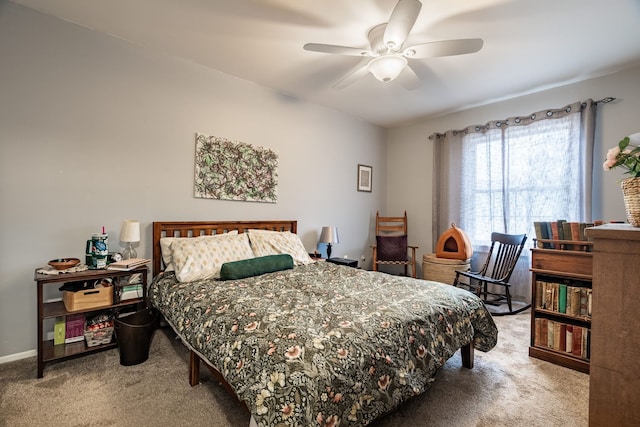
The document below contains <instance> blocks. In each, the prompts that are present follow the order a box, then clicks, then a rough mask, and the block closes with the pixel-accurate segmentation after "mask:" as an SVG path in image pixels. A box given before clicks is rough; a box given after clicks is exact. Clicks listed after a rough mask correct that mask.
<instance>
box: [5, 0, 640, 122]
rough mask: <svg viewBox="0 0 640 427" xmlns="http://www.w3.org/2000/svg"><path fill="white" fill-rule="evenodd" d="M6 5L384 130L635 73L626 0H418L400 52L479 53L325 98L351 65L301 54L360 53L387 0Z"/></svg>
mask: <svg viewBox="0 0 640 427" xmlns="http://www.w3.org/2000/svg"><path fill="white" fill-rule="evenodd" d="M12 1H13V2H15V3H18V4H21V5H24V6H27V7H31V8H34V9H37V10H39V11H42V12H45V13H48V14H51V15H53V16H56V17H59V18H61V19H64V20H66V21H70V22H73V23H77V24H79V25H82V26H84V27H87V28H90V29H93V30H95V31H99V32H101V33H106V34H110V35H113V36H115V37H117V38H121V39H124V40H128V41H129V42H131V43H134V44H136V45H139V46H142V47H145V48H148V49H152V50H155V51H159V52H163V53H167V54H170V55H174V56H176V57H180V58H183V59H186V60H189V61H193V62H196V63H198V64H201V65H204V66H206V67H209V68H212V69H215V70H219V71H221V72H224V73H226V74H230V75H233V76H237V77H239V78H242V79H245V80H249V81H252V82H255V83H258V84H260V85H263V86H267V87H271V88H274V89H276V90H278V91H280V92H283V93H285V94H287V95H289V96H291V97H295V98H299V99H302V100H306V101H310V102H314V103H317V104H321V105H325V106H328V107H331V108H334V109H337V110H340V111H343V112H346V113H349V114H352V115H354V116H357V117H361V118H362V119H364V120H366V121H368V122H371V123H374V124H378V125H381V126H385V127H392V126H395V125H399V124H402V123H407V122H410V121H414V120H416V119H419V118H423V117H431V116H437V115H440V114H443V113H447V112H452V111H458V110H461V109H465V108H469V107H472V106H477V105H483V104H487V103H490V102H495V101H498V100H502V99H508V98H512V97H515V96H519V95H523V94H527V93H531V92H536V91H539V90H544V89H549V88H552V87H554V86H559V85H564V84H567V83H571V82H576V81H580V80H584V79H588V78H592V77H596V76H600V75H604V74H608V73H612V72H615V71H618V70H621V69H624V68H627V67H629V66H634V65H638V64H640V1H638V0H607V1H601V0H562V1H558V0H422V9H421V12H420V15H419V16H418V19H417V22H416V24H415V25H414V27H413V30H412V31H411V33H410V35H409V37H408V39H407V41H406V43H405V46H407V45H412V44H417V43H426V42H430V41H437V40H445V39H457V38H482V39H483V40H484V46H483V48H482V49H481V50H480V51H479V52H477V53H473V54H467V55H459V56H452V57H439V58H431V59H410V60H409V64H410V65H411V67H412V68H413V70H414V71H415V72H416V74H417V75H418V77H419V78H420V80H421V85H420V87H419V88H418V89H414V90H406V89H404V88H403V87H402V86H401V85H399V84H398V82H397V81H393V82H390V83H382V82H379V81H378V80H375V78H374V77H373V76H372V75H371V74H367V75H366V76H364V77H363V78H362V79H360V80H358V81H357V82H356V83H354V84H352V85H350V86H348V87H346V88H344V89H340V90H337V89H334V88H332V86H333V84H334V83H336V82H337V81H338V80H340V78H342V77H343V76H344V75H346V74H347V73H349V72H350V71H351V70H353V69H355V68H356V67H358V66H360V65H361V61H363V59H361V58H358V57H353V56H339V55H328V54H323V53H317V52H309V51H306V50H303V48H302V46H303V45H304V44H305V43H308V42H315V43H326V44H337V45H343V46H353V47H362V48H369V42H368V38H367V34H368V32H369V30H370V29H371V28H372V27H374V26H375V25H377V24H380V23H384V22H387V21H388V19H389V16H390V15H391V11H392V10H393V8H394V7H395V5H396V3H397V0H314V1H312V0H179V1H178V0H109V1H89V0H12ZM614 95H615V94H614Z"/></svg>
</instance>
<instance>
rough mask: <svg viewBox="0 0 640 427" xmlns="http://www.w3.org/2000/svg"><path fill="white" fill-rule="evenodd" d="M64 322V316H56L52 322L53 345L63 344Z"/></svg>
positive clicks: (64, 334) (65, 329)
mask: <svg viewBox="0 0 640 427" xmlns="http://www.w3.org/2000/svg"><path fill="white" fill-rule="evenodd" d="M66 332H67V328H66V322H65V319H64V316H60V317H56V320H55V323H54V324H53V345H60V344H64V340H65V338H66Z"/></svg>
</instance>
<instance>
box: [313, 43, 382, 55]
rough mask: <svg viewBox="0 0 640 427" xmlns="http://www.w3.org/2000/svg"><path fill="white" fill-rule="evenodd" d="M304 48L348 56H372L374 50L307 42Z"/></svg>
mask: <svg viewBox="0 0 640 427" xmlns="http://www.w3.org/2000/svg"><path fill="white" fill-rule="evenodd" d="M303 48H304V50H309V51H312V52H321V53H332V54H334V55H348V56H371V55H372V52H371V51H370V50H367V49H360V48H357V47H348V46H337V45H333V44H322V43H307V44H305V45H304V46H303Z"/></svg>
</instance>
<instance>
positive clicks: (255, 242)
mask: <svg viewBox="0 0 640 427" xmlns="http://www.w3.org/2000/svg"><path fill="white" fill-rule="evenodd" d="M248 233H249V240H250V241H251V249H253V253H254V254H255V256H257V257H259V256H267V255H278V254H289V255H291V257H292V258H293V262H294V263H295V264H296V265H305V264H310V263H312V262H313V260H312V259H311V257H310V256H309V253H308V252H307V250H306V249H305V247H304V245H303V244H302V241H301V240H300V237H298V235H297V234H294V233H292V232H290V231H271V230H248Z"/></svg>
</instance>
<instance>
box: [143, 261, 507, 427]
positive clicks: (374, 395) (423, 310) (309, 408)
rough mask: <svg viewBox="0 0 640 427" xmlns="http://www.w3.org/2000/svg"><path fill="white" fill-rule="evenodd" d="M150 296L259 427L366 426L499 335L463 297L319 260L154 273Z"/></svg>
mask: <svg viewBox="0 0 640 427" xmlns="http://www.w3.org/2000/svg"><path fill="white" fill-rule="evenodd" d="M149 297H150V299H151V302H152V304H153V305H154V306H155V307H156V308H158V309H159V310H160V311H161V312H162V313H163V314H164V316H165V318H166V319H167V321H168V322H169V323H170V324H171V325H172V326H173V328H174V329H175V330H176V332H177V333H178V334H179V335H180V336H181V337H182V338H183V340H185V341H186V342H188V343H189V345H190V346H191V347H192V348H193V349H194V350H196V351H197V352H198V353H200V354H201V355H204V356H205V357H206V358H207V359H208V362H209V363H210V364H211V365H212V366H213V367H214V368H216V369H217V370H218V371H219V372H220V373H221V374H222V375H223V376H224V377H225V378H226V380H227V382H228V383H229V384H230V385H231V386H232V387H233V388H234V390H235V391H236V393H237V395H238V397H239V398H240V399H241V400H243V401H244V402H245V403H246V404H247V406H248V407H249V409H250V411H251V413H252V415H253V417H254V419H255V421H256V422H257V423H258V425H259V426H275V425H291V426H314V425H319V426H337V425H340V426H347V425H353V426H362V425H366V424H369V423H370V422H372V421H373V420H375V419H376V418H378V417H380V416H381V415H383V414H385V413H387V412H389V411H390V410H392V409H393V408H395V407H396V406H397V405H398V404H400V403H401V402H403V401H405V400H407V399H409V398H411V397H412V396H415V395H417V394H420V393H422V392H424V391H425V390H426V389H427V387H428V386H429V384H430V383H431V382H432V381H433V376H434V375H435V373H436V372H437V371H438V369H439V368H440V367H442V365H443V364H444V363H445V361H446V360H447V359H448V358H450V357H451V356H452V355H453V354H454V353H455V352H456V350H458V349H459V348H460V347H462V346H464V345H466V344H468V343H470V342H471V341H473V343H474V346H475V348H476V349H478V350H481V351H488V350H490V349H491V348H493V347H494V346H495V344H496V342H497V333H498V331H497V329H496V326H495V323H494V322H493V318H492V317H491V315H490V314H489V313H488V312H487V311H486V309H485V308H484V305H483V304H482V302H481V301H480V300H479V299H478V298H477V297H476V296H475V295H473V294H471V293H470V292H467V291H465V290H461V289H458V288H454V287H452V286H449V285H444V284H441V283H436V282H430V281H425V280H419V279H412V278H407V277H399V276H392V275H388V274H384V273H376V272H371V271H364V270H358V269H355V268H351V267H346V266H340V265H335V264H331V263H326V262H318V263H314V264H310V265H307V266H300V267H295V268H294V269H293V270H286V271H281V272H276V273H269V274H264V275H261V276H257V277H252V278H248V279H242V280H231V281H216V280H211V281H196V282H191V283H179V282H177V281H176V280H175V277H174V275H173V273H165V274H163V275H160V276H158V277H156V278H155V279H154V281H153V283H152V284H151V286H150V290H149Z"/></svg>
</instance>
